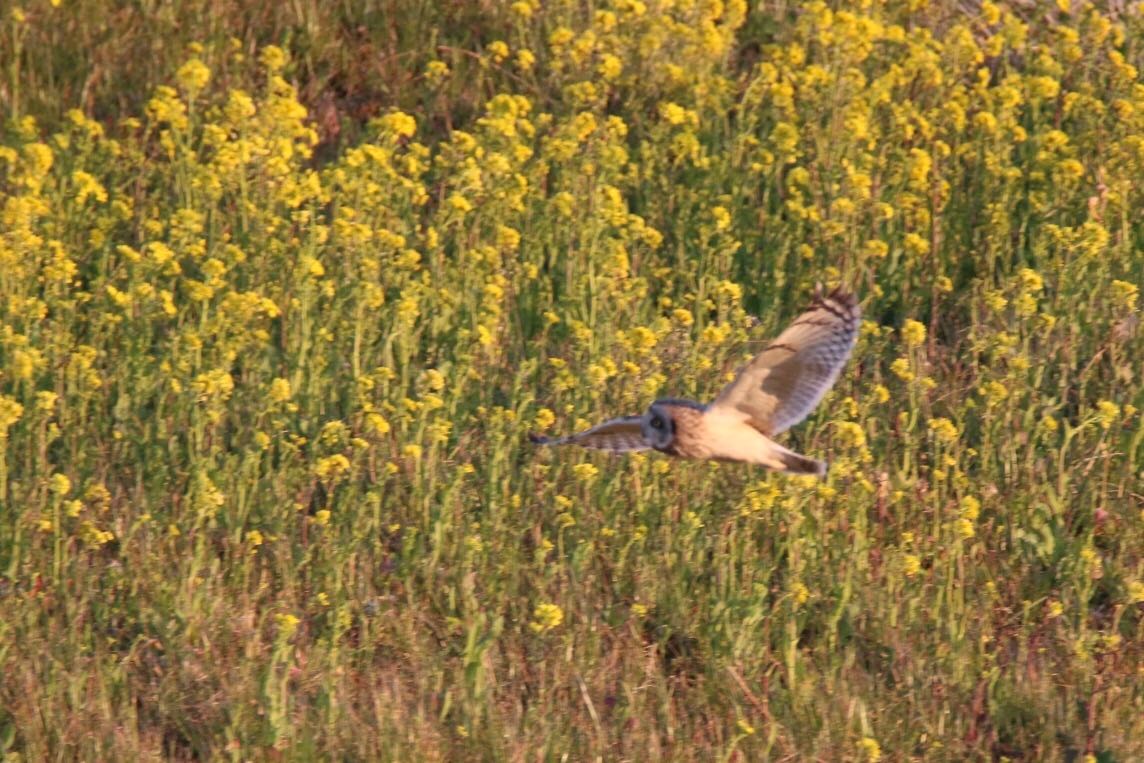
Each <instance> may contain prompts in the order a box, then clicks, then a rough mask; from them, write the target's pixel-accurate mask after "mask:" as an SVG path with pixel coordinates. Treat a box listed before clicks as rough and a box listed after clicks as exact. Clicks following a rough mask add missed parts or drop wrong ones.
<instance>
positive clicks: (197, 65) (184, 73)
mask: <svg viewBox="0 0 1144 763" xmlns="http://www.w3.org/2000/svg"><path fill="white" fill-rule="evenodd" d="M210 79H211V70H210V69H209V68H207V65H206V64H204V63H203V62H202V61H200V60H199V59H197V58H192V59H190V60H189V61H187V62H186V63H185V64H183V65H182V66H180V67H179V70H178V71H177V72H176V73H175V81H176V82H178V83H179V87H181V88H183V90H185V91H186V92H187V94H188V95H190V96H191V97H192V98H193V97H194V96H195V94H196V93H199V92H200V91H202V89H203V88H204V87H206V86H207V83H208V82H210Z"/></svg>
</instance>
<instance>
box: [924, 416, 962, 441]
mask: <svg viewBox="0 0 1144 763" xmlns="http://www.w3.org/2000/svg"><path fill="white" fill-rule="evenodd" d="M928 426H929V430H930V431H931V432H933V433H934V436H936V437H937V439H938V440H939V441H941V442H944V443H952V442H955V441H956V440H957V438H958V436H959V435H960V432H958V430H957V426H956V425H955V424H954V423H953V422H952V421H950V420H949V419H947V418H945V417H941V418H936V419H931V420H930V422H929V424H928Z"/></svg>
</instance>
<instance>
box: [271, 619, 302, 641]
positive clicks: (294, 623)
mask: <svg viewBox="0 0 1144 763" xmlns="http://www.w3.org/2000/svg"><path fill="white" fill-rule="evenodd" d="M300 622H301V620H299V619H298V618H297V617H295V616H294V615H290V614H277V615H275V616H274V624H275V625H277V626H278V638H279V639H282V640H283V641H285V640H286V639H288V638H290V637H291V636H293V635H294V632H295V631H297V630H298V623H300Z"/></svg>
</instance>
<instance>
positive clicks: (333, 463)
mask: <svg viewBox="0 0 1144 763" xmlns="http://www.w3.org/2000/svg"><path fill="white" fill-rule="evenodd" d="M349 469H350V460H349V459H348V458H346V457H345V456H343V455H342V454H341V453H335V454H334V455H332V456H327V457H326V458H323V459H321V460H320V461H318V463H317V464H315V465H314V474H315V475H317V477H318V478H319V479H334V478H337V477H340V476H341V475H342V474H344V473H346V472H348V471H349Z"/></svg>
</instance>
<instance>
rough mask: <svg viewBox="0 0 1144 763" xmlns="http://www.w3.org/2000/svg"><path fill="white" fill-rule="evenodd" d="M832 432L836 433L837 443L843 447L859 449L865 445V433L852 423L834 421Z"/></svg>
mask: <svg viewBox="0 0 1144 763" xmlns="http://www.w3.org/2000/svg"><path fill="white" fill-rule="evenodd" d="M834 430H835V432H837V433H838V442H839V444H840V445H842V446H843V447H848V448H861V447H863V446H864V445H865V444H866V432H865V431H864V430H863V429H862V426H861V425H860V424H856V423H855V422H853V421H836V422H835V423H834Z"/></svg>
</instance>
